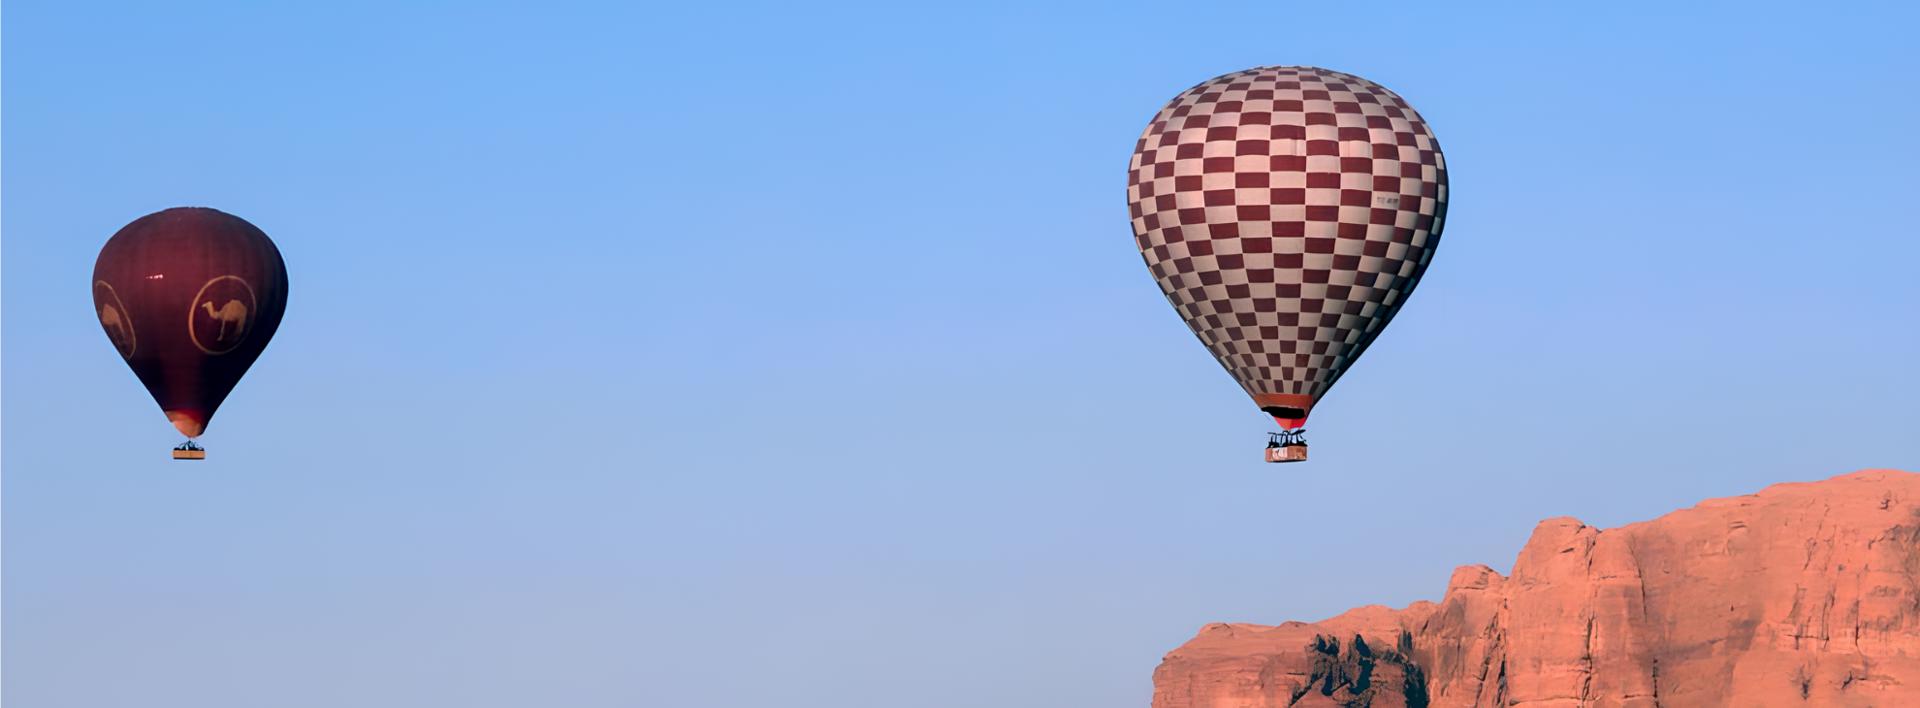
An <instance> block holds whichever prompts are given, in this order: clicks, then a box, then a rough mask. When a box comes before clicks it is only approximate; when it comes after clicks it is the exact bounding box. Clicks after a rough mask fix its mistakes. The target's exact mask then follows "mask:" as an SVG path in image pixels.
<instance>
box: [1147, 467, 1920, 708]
mask: <svg viewBox="0 0 1920 708" xmlns="http://www.w3.org/2000/svg"><path fill="white" fill-rule="evenodd" d="M1153 705H1154V706H1155V708H1281V707H1285V706H1340V707H1342V708H1400V707H1403V706H1404V707H1406V708H1421V707H1423V706H1424V707H1427V708H1494V707H1496V706H1501V707H1517V708H1575V707H1581V708H1585V707H1589V706H1591V707H1619V708H1655V707H1664V708H1674V707H1676V706H1679V707H1685V708H1691V707H1694V706H1701V707H1726V708H1765V707H1767V706H1859V707H1861V708H1867V707H1877V708H1892V707H1895V706H1920V475H1917V474H1913V473H1907V472H1897V471H1893V470H1872V471H1866V472H1858V473H1854V474H1850V475H1845V476H1841V477H1836V478H1834V479H1830V480H1827V481H1824V482H1814V483H1805V484H1782V485H1776V486H1773V487H1768V488H1767V489H1765V490H1763V491H1761V492H1760V493H1759V494H1754V495H1748V496H1743V497H1734V498H1731V499H1717V500H1713V501H1708V502H1705V503H1702V504H1700V505H1698V506H1696V507H1694V508H1692V509H1686V510H1683V511H1678V512H1674V513H1672V514H1668V515H1666V516H1663V517H1661V518H1659V519H1655V520H1653V521H1648V522H1643V523H1638V524H1631V525H1628V526H1623V527H1620V528H1617V529H1607V530H1601V529H1596V528H1593V527H1591V526H1587V525H1585V524H1582V523H1580V522H1579V521H1576V520H1574V519H1566V518H1561V519H1549V520H1547V521H1544V522H1541V524H1540V525H1539V527H1538V528H1536V529H1535V530H1534V533H1533V537H1532V539H1531V540H1529V541H1528V542H1527V545H1526V547H1525V548H1524V549H1522V550H1521V552H1520V557H1519V559H1518V560H1517V561H1515V563H1514V566H1513V575H1512V577H1502V576H1501V575H1500V574H1499V573H1496V572H1494V571H1493V570H1492V569H1490V568H1487V567H1486V566H1468V567H1463V568H1460V569H1458V570H1456V571H1454V574H1453V578H1452V580H1451V581H1449V582H1448V584H1447V592H1446V595H1445V596H1444V598H1443V599H1442V600H1441V601H1440V603H1439V604H1434V603H1428V602H1419V603H1414V604H1413V605H1412V606H1409V607H1407V608H1406V609H1402V610H1392V609H1388V608H1385V607H1379V606H1369V607H1362V608H1359V609H1356V610H1352V611H1350V612H1347V613H1346V614H1343V615H1340V616H1338V617H1334V618H1332V619H1328V620H1324V621H1321V622H1315V623H1310V624H1309V623H1301V622H1288V623H1285V624H1281V625H1279V626H1275V627H1264V626H1257V625H1244V624H1235V625H1226V624H1216V625H1209V626H1208V627H1206V628H1205V629H1202V630H1201V632H1200V634H1199V636H1196V637H1194V638H1193V639H1192V640H1191V641H1188V642H1187V643H1186V644H1185V645H1183V646H1181V647H1180V648H1179V649H1176V650H1174V651H1173V652H1172V653H1169V654H1168V655H1167V656H1166V659H1165V660H1163V661H1162V662H1161V664H1160V667H1159V669H1157V670H1156V671H1155V672H1154V694H1153Z"/></svg>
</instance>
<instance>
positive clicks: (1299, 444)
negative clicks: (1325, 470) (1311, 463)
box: [1267, 428, 1307, 462]
mask: <svg viewBox="0 0 1920 708" xmlns="http://www.w3.org/2000/svg"><path fill="white" fill-rule="evenodd" d="M1267 461H1268V462H1306V461H1307V431H1306V429H1305V428H1296V429H1294V430H1288V431H1285V432H1279V433H1267Z"/></svg>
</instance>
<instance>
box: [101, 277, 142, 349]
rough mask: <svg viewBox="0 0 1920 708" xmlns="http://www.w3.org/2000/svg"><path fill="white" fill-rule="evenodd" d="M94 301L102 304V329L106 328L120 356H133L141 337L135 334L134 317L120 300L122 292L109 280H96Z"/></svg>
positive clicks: (109, 338)
mask: <svg viewBox="0 0 1920 708" xmlns="http://www.w3.org/2000/svg"><path fill="white" fill-rule="evenodd" d="M93 301H94V302H97V303H99V304H100V329H103V330H106V332H107V339H108V340H109V341H112V342H113V348H114V349H115V350H117V351H119V352H120V358H122V359H131V358H133V351H134V349H135V347H136V345H138V344H139V339H138V338H137V337H135V336H134V333H133V318H132V317H130V316H129V315H127V306H126V304H125V303H122V302H120V294H119V293H117V292H114V290H113V286H112V285H109V284H107V281H104V280H96V281H93Z"/></svg>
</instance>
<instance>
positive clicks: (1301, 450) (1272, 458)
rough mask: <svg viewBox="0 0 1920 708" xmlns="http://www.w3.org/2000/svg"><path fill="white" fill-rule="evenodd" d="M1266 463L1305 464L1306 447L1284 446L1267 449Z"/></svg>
mask: <svg viewBox="0 0 1920 708" xmlns="http://www.w3.org/2000/svg"><path fill="white" fill-rule="evenodd" d="M1267 461H1268V462H1306V461H1307V446H1305V445H1285V446H1281V447H1270V448H1267Z"/></svg>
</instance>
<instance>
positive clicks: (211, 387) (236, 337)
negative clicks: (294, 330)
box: [93, 207, 287, 437]
mask: <svg viewBox="0 0 1920 708" xmlns="http://www.w3.org/2000/svg"><path fill="white" fill-rule="evenodd" d="M93 307H94V313H95V314H96V315H98V316H99V318H100V326H101V328H102V329H104V330H106V333H107V339H108V340H109V341H111V342H112V343H113V347H114V349H115V350H117V351H119V353H120V356H121V358H123V359H126V361H127V365H128V366H130V367H132V368H133V373H134V374H135V375H137V376H139V377H140V383H142V384H145V385H146V387H147V391H148V392H149V393H151V394H153V400H154V401H155V402H157V403H159V404H160V409H161V410H163V411H165V412H166V414H167V419H168V420H170V421H172V422H173V425H174V427H175V428H178V429H179V430H180V432H181V433H184V434H185V435H186V436H187V437H197V436H199V435H200V434H201V433H203V432H205V430H206V427H207V422H208V421H209V420H211V419H212V418H213V412H214V411H215V410H217V409H219V407H220V402H221V401H224V400H226V398H227V394H228V393H229V392H231V391H232V390H233V386H234V384H236V383H239V381H240V377H241V376H242V375H244V374H246V373H247V369H248V367H251V366H253V362H254V360H255V359H257V358H259V356H260V352H261V351H262V350H264V349H265V348H266V346H267V341H268V340H269V339H272V338H273V333H274V331H275V330H277V329H279V328H280V317H281V315H282V314H284V313H285V312H286V309H287V266H286V263H285V262H283V261H282V260H281V259H280V249H278V248H276V247H275V246H274V245H273V241H272V240H271V239H268V238H267V235H266V234H265V233H262V232H261V231H260V229H258V228H255V227H254V225H253V224H249V223H247V222H246V221H245V220H243V219H241V218H240V217H237V216H233V215H231V214H227V213H224V212H220V211H216V210H213V209H205V208H197V207H181V208H175V209H168V210H166V211H161V212H156V213H153V214H148V215H146V216H143V217H140V218H139V219H136V220H135V221H134V222H133V223H131V224H127V226H126V227H125V228H122V229H120V231H119V232H118V233H115V234H114V235H113V238H111V239H108V240H107V245H106V246H105V247H103V248H101V249H100V258H99V259H98V260H97V261H95V262H94V266H93Z"/></svg>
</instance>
